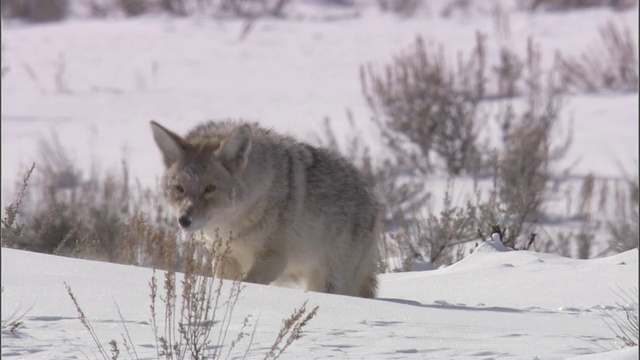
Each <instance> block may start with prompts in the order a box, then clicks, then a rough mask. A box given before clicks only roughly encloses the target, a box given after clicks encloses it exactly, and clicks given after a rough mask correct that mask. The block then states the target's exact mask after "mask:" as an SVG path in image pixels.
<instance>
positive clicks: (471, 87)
mask: <svg viewBox="0 0 640 360" xmlns="http://www.w3.org/2000/svg"><path fill="white" fill-rule="evenodd" d="M476 39H477V42H476V48H475V49H474V50H473V52H472V54H471V55H470V56H469V58H468V60H466V61H465V59H463V57H462V56H459V57H458V67H457V68H456V70H457V71H454V68H453V67H451V66H448V65H447V63H446V59H445V55H444V49H443V48H442V47H439V48H438V49H437V50H436V49H433V48H432V47H431V46H427V45H425V43H424V41H423V40H422V38H420V37H418V38H417V39H416V42H415V45H414V46H413V47H412V48H411V49H410V50H409V51H406V52H405V53H403V54H401V55H399V56H396V57H395V58H394V59H393V61H392V63H391V64H388V65H386V66H385V68H384V71H377V70H375V69H374V68H373V66H371V65H368V66H366V67H365V66H363V67H361V71H360V75H361V76H360V78H361V82H362V90H363V94H364V95H365V97H366V99H367V101H368V103H369V105H370V107H371V109H372V110H373V112H374V114H375V115H374V120H375V122H376V124H377V125H378V126H379V128H380V130H381V132H382V134H383V136H384V139H385V141H386V143H387V145H388V146H389V147H390V148H391V149H392V150H393V151H394V153H396V154H398V160H399V161H401V162H402V163H404V164H406V165H408V166H411V167H417V168H418V169H419V170H421V171H422V172H423V173H425V174H426V173H430V172H432V171H433V164H432V161H431V159H430V156H431V155H432V154H434V153H435V154H436V155H437V156H439V158H440V159H441V160H442V161H444V163H445V167H446V169H447V172H448V173H449V174H450V175H459V174H461V173H463V172H467V173H472V174H473V173H476V172H477V171H478V166H479V164H480V163H481V162H482V161H481V159H480V152H479V151H478V148H477V145H476V142H477V137H478V125H479V121H480V120H479V117H480V114H479V111H478V104H479V102H480V100H481V99H482V97H483V96H484V88H485V74H484V71H485V70H484V69H485V46H484V36H483V35H481V34H480V33H478V34H477V37H476Z"/></svg>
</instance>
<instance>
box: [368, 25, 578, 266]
mask: <svg viewBox="0 0 640 360" xmlns="http://www.w3.org/2000/svg"><path fill="white" fill-rule="evenodd" d="M505 26H506V25H505ZM505 31H506V30H505ZM484 42H485V39H484V36H483V35H481V34H479V33H478V34H477V41H476V48H475V49H474V50H473V52H472V53H471V55H469V56H467V59H468V60H467V61H464V60H463V58H462V57H461V56H459V57H458V66H457V67H453V66H450V65H448V64H447V62H446V58H445V56H444V49H443V48H442V47H440V48H438V50H437V51H435V50H434V49H433V48H430V47H428V46H426V45H425V44H424V42H423V41H422V39H420V38H418V39H417V40H416V43H415V45H414V47H413V48H412V49H410V50H409V51H407V52H404V53H402V54H400V55H399V56H396V57H395V58H394V59H393V61H392V62H391V63H390V64H388V65H386V66H385V68H384V71H382V72H379V71H376V70H375V69H373V67H372V66H371V65H369V66H367V67H362V68H361V82H362V87H363V93H364V95H365V97H366V98H367V101H368V103H369V105H370V107H371V109H372V110H373V112H374V122H375V124H376V125H378V128H379V129H380V131H381V133H382V135H383V138H384V139H385V140H386V144H385V145H387V146H388V149H389V150H390V151H389V153H390V154H391V157H390V158H391V160H390V163H395V164H398V165H399V168H403V169H410V168H417V169H418V170H419V171H418V172H415V171H414V172H413V173H411V176H409V178H412V177H413V178H419V177H420V176H424V175H428V174H431V173H432V172H433V171H434V170H435V166H434V164H433V163H432V155H434V154H435V155H437V157H439V158H440V159H441V160H442V161H443V162H444V164H445V166H446V171H447V174H448V175H449V176H456V175H460V174H464V173H466V174H472V175H479V174H485V173H487V172H490V171H491V170H492V173H493V177H494V189H493V190H492V191H490V193H489V196H488V199H486V200H483V201H480V200H479V199H480V198H481V196H480V194H476V198H477V199H476V201H475V203H474V204H472V203H468V204H467V205H465V206H460V207H456V206H452V205H451V203H450V202H447V201H445V210H444V211H443V212H442V213H440V214H438V215H431V216H430V217H428V218H423V217H422V216H420V215H419V214H417V212H415V211H414V212H407V211H403V210H401V209H399V210H396V211H394V210H392V211H390V213H392V214H395V215H394V216H393V218H394V219H400V220H401V221H400V222H399V228H400V229H402V231H401V232H400V233H395V234H394V235H391V236H390V239H387V243H390V244H391V246H389V248H390V249H386V250H387V251H386V253H392V254H391V256H398V254H400V255H399V256H401V257H403V258H404V260H403V262H405V261H410V260H411V259H412V258H415V257H420V258H422V259H423V260H426V261H430V262H433V263H437V264H446V263H447V262H448V261H452V259H454V258H455V256H456V254H455V253H453V252H452V251H449V250H450V249H452V248H453V247H452V246H451V244H457V243H460V242H462V243H464V242H467V241H469V239H471V238H474V237H475V232H476V230H477V231H479V229H481V228H483V227H485V226H487V225H491V226H493V227H500V228H501V229H502V230H501V234H502V235H503V236H502V239H503V242H504V243H505V245H506V246H509V247H512V248H515V249H523V248H527V249H528V248H530V247H531V246H532V245H533V243H534V240H535V239H536V235H535V227H536V226H537V225H538V224H540V223H541V222H543V221H545V216H544V209H543V205H544V203H545V201H546V200H547V199H548V198H549V197H550V195H551V194H552V193H553V191H555V190H554V189H555V188H557V183H559V182H561V181H563V180H564V179H566V176H564V175H565V174H566V172H567V171H568V170H565V172H564V173H560V174H552V172H551V169H552V165H553V164H554V163H555V162H557V161H558V160H561V159H562V158H563V157H564V155H565V154H566V152H567V151H568V149H569V146H570V145H571V129H567V130H568V131H567V133H566V135H564V136H563V135H562V134H561V130H562V129H560V127H559V126H560V117H559V114H560V109H561V106H562V98H561V96H560V95H561V88H560V87H559V86H558V82H557V79H556V74H555V72H554V70H553V69H551V70H549V71H546V70H544V69H543V68H542V66H541V57H542V54H541V52H540V50H539V46H537V45H536V44H534V42H533V41H532V40H531V39H530V40H529V41H528V43H527V52H526V56H525V58H523V59H521V58H519V57H518V56H517V55H516V54H515V52H513V51H512V50H510V49H508V48H503V50H502V52H501V59H500V62H499V63H498V66H496V67H495V68H494V69H493V70H494V71H493V75H494V78H495V80H496V82H495V83H496V84H498V92H497V97H498V98H501V99H503V101H501V102H500V103H499V104H502V106H503V107H502V109H501V111H498V115H497V117H496V119H495V120H496V121H497V122H498V124H499V125H500V128H501V132H502V134H501V135H502V136H501V140H502V142H501V144H499V145H498V147H497V149H499V150H494V151H484V152H483V153H482V156H480V154H481V151H480V150H479V149H480V145H479V144H478V133H479V131H480V130H481V127H482V126H483V125H485V124H486V122H485V121H484V120H485V119H484V117H483V116H481V113H480V112H479V110H478V107H479V104H480V102H481V101H482V100H483V99H487V98H489V97H491V98H495V97H494V96H489V95H488V94H487V93H488V92H487V88H486V83H487V81H488V80H489V79H487V78H486V76H487V75H488V74H487V72H486V60H485V45H484ZM454 69H455V71H454ZM514 96H521V97H520V98H516V99H510V98H512V97H514ZM506 98H509V99H506ZM515 101H521V102H522V103H523V104H524V106H523V107H521V108H518V110H517V111H516V110H515V109H516V108H515V106H514V102H515ZM489 168H490V169H489ZM390 176H393V175H391V174H390ZM395 181H396V182H397V181H398V179H395ZM389 183H393V180H391V181H389ZM476 189H477V187H476ZM476 192H477V190H476ZM412 208H413V209H420V208H422V209H424V208H425V204H424V203H422V206H420V205H419V203H418V204H416V206H413V207H412ZM387 230H394V231H395V230H397V229H390V228H389V227H388V228H387ZM524 234H527V235H526V237H525V236H523V235H524ZM481 237H482V238H483V239H484V236H483V235H481ZM521 237H522V238H521ZM585 243H586V240H585ZM541 246H543V247H544V248H546V249H547V250H552V248H553V246H552V244H550V243H549V242H547V243H543V244H542V245H541ZM445 249H447V251H445ZM389 250H390V251H389ZM383 252H384V251H383ZM404 268H405V269H406V264H405V266H404Z"/></svg>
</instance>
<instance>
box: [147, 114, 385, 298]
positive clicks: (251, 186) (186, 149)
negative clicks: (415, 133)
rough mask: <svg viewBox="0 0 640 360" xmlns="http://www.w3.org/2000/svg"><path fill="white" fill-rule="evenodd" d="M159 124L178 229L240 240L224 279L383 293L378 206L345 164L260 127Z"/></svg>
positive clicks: (228, 123) (348, 292) (361, 293)
mask: <svg viewBox="0 0 640 360" xmlns="http://www.w3.org/2000/svg"><path fill="white" fill-rule="evenodd" d="M151 127H152V129H153V136H154V139H155V141H156V143H157V145H158V147H159V148H160V151H161V153H162V156H163V159H164V164H165V167H166V170H165V173H164V176H163V187H164V195H165V197H166V199H167V200H168V202H169V203H170V204H171V205H172V207H173V208H174V210H175V212H176V215H177V220H178V223H179V225H180V227H182V228H183V229H184V230H187V231H196V230H202V231H203V234H204V235H205V238H207V239H209V240H212V239H214V237H215V236H216V235H215V234H216V231H218V234H220V236H222V237H226V236H228V235H229V234H232V236H231V241H230V248H231V252H230V254H229V255H228V256H226V258H225V259H224V260H225V261H224V262H225V264H226V265H227V266H225V269H226V271H225V272H224V273H222V274H218V275H220V276H223V277H225V278H229V279H240V280H244V281H249V282H254V283H260V284H270V283H272V282H275V283H276V284H283V283H284V282H285V281H288V280H300V281H304V283H305V284H306V288H307V289H308V290H312V291H321V292H328V293H336V294H344V295H354V296H362V297H374V296H375V292H376V287H377V279H376V268H377V262H378V237H379V226H380V224H379V214H380V210H379V206H378V203H377V201H376V200H375V197H374V196H373V194H372V193H371V191H370V190H369V188H368V187H367V185H366V183H365V181H364V180H363V178H362V176H361V175H360V174H359V173H358V171H357V170H356V168H355V167H354V166H353V165H351V164H350V163H349V162H348V161H347V160H345V159H344V158H342V157H340V156H339V155H336V154H334V153H332V152H330V151H328V150H325V149H321V148H316V147H313V146H311V145H307V144H304V143H301V142H298V141H296V140H294V139H293V138H291V137H287V136H283V135H279V134H276V133H275V132H273V131H271V130H267V129H264V128H261V127H259V126H258V125H257V124H247V123H242V122H234V121H225V122H207V123H203V124H201V125H198V126H197V127H196V128H194V129H193V130H191V131H190V132H189V133H188V134H187V135H186V136H185V137H181V136H179V135H176V134H175V133H173V132H171V131H169V130H167V129H166V128H164V127H162V126H161V125H159V124H157V123H155V122H151Z"/></svg>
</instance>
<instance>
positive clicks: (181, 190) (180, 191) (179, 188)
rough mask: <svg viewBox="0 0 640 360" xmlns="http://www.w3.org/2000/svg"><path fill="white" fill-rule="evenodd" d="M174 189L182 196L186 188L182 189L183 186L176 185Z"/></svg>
mask: <svg viewBox="0 0 640 360" xmlns="http://www.w3.org/2000/svg"><path fill="white" fill-rule="evenodd" d="M174 189H176V191H177V192H178V193H180V194H182V193H184V188H183V187H182V185H176V186H175V187H174Z"/></svg>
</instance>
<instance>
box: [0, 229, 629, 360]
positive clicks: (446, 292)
mask: <svg viewBox="0 0 640 360" xmlns="http://www.w3.org/2000/svg"><path fill="white" fill-rule="evenodd" d="M501 250H502V249H500V246H495V244H493V243H491V242H486V243H483V244H482V245H480V246H479V247H478V249H477V250H476V251H475V252H474V253H473V254H472V255H470V256H468V257H467V258H465V259H464V260H462V261H460V262H459V263H456V264H454V265H452V266H450V267H448V268H445V269H439V270H433V271H427V272H413V273H401V274H387V275H382V276H381V286H380V292H379V298H378V299H375V300H370V299H360V298H352V297H344V296H337V295H327V294H321V293H312V292H305V291H302V290H298V289H286V288H278V287H273V286H261V285H253V284H248V285H246V287H245V288H244V290H243V291H242V293H241V297H240V300H239V302H238V303H237V305H236V308H235V311H234V317H233V321H232V322H231V327H230V330H229V339H233V338H235V335H236V334H237V332H238V331H239V330H240V327H241V325H242V323H243V320H244V318H245V317H246V316H247V315H251V317H252V320H251V324H252V325H253V324H255V322H256V321H258V325H257V330H256V333H255V338H254V341H253V344H252V346H251V349H250V350H249V357H248V358H262V357H263V356H264V354H265V352H266V351H267V349H269V348H270V346H271V344H272V343H273V341H274V339H275V338H276V335H277V333H278V330H279V329H280V324H281V320H282V319H284V318H287V317H288V316H289V314H290V313H291V311H292V310H293V309H294V308H297V307H299V306H300V305H301V304H302V303H303V302H304V301H305V300H308V302H309V303H308V307H314V306H316V305H317V306H319V310H318V314H317V316H316V317H315V318H314V319H313V320H312V321H311V322H310V325H309V326H308V327H307V328H305V331H304V337H303V338H302V339H300V340H298V341H296V342H295V343H294V344H293V345H292V346H291V347H290V348H289V349H288V350H287V351H286V352H285V356H284V358H286V359H328V358H338V359H405V358H415V359H493V358H502V359H568V358H571V357H574V356H579V355H584V354H592V353H602V354H599V357H598V358H600V359H637V357H638V347H634V348H627V349H624V350H622V351H621V350H620V349H621V347H622V344H621V342H620V340H618V339H616V337H615V334H614V333H613V331H612V330H611V329H610V328H609V327H608V325H607V324H609V325H611V326H613V328H614V329H616V325H615V323H614V322H613V321H612V320H611V318H610V317H609V316H607V315H606V314H605V310H606V311H608V313H609V314H612V313H613V314H616V315H624V314H623V312H622V310H621V309H620V306H619V305H618V304H619V303H621V299H620V296H619V295H620V294H622V295H624V293H627V294H629V293H630V292H631V291H632V289H634V288H635V289H637V284H638V251H637V250H631V251H628V252H625V253H622V254H619V255H616V256H611V257H607V258H603V259H595V260H575V259H568V258H563V257H559V256H556V255H549V254H539V253H532V252H528V251H517V252H516V251H501ZM158 275H159V277H160V279H159V283H160V284H162V276H161V274H158ZM151 276H152V271H151V270H150V269H144V268H137V267H132V266H124V265H116V264H109V263H102V262H95V261H87V260H78V259H69V258H63V257H56V256H51V255H42V254H35V253H29V252H25V251H18V250H10V249H6V248H3V249H2V286H3V294H2V319H3V321H5V319H7V318H8V317H9V315H10V314H12V313H14V312H16V311H18V314H21V313H23V312H26V314H25V315H24V316H23V317H22V321H23V326H22V327H20V328H18V330H17V331H16V332H14V333H11V332H9V331H8V330H7V329H6V328H4V325H5V324H3V330H2V357H3V358H7V359H9V358H38V359H54V358H55V359H74V358H83V357H84V356H83V355H82V354H83V352H84V353H86V354H91V351H95V345H94V344H93V342H92V340H91V337H90V335H89V333H88V332H87V331H86V329H85V328H84V327H83V326H82V324H81V323H80V321H79V320H78V319H77V313H76V310H75V308H74V305H73V303H72V301H71V299H70V298H69V296H68V295H67V290H66V288H65V286H64V284H63V281H64V282H66V283H67V284H68V285H69V286H70V287H71V288H72V290H73V292H74V294H75V295H76V297H77V299H78V302H79V303H80V305H81V307H82V308H83V310H84V312H85V314H86V316H87V318H88V319H89V321H90V322H91V323H92V325H93V327H94V329H95V332H96V333H97V335H98V337H99V338H100V339H101V341H102V343H103V345H104V346H105V348H108V345H107V342H108V341H110V340H112V339H115V340H117V341H118V342H119V343H120V344H121V346H120V347H121V348H122V342H121V339H122V336H121V334H122V333H124V332H125V330H124V328H123V326H122V325H121V321H120V318H119V315H118V309H117V307H119V308H120V312H121V314H122V316H123V317H124V319H125V320H126V329H127V331H128V332H129V333H130V335H131V339H132V342H133V344H134V345H135V348H136V351H137V354H138V356H139V358H141V359H149V358H153V357H154V356H155V354H156V351H155V348H154V345H155V342H154V340H153V339H154V338H153V330H152V328H151V326H150V318H151V312H150V309H149V304H150V300H149V293H150V290H149V285H148V283H149V281H150V279H151ZM160 286H161V285H160ZM223 298H226V297H225V295H223ZM116 305H117V307H116ZM623 305H626V304H623ZM160 323H161V324H162V321H160ZM216 334H217V333H216ZM215 339H216V337H213V339H212V341H213V344H215ZM225 345H227V346H228V345H229V341H227V343H226V344H225ZM247 346H248V340H247V339H245V340H244V342H242V343H240V345H238V346H237V347H236V349H235V350H234V352H233V353H232V354H233V355H232V358H235V357H241V356H242V354H243V353H244V351H245V350H246V347H247ZM614 350H615V351H614ZM605 351H614V352H612V353H609V352H607V353H603V352H605ZM223 353H226V351H224V352H223ZM89 357H90V358H92V357H93V356H92V355H90V356H89ZM125 358H127V357H126V356H125Z"/></svg>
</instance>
